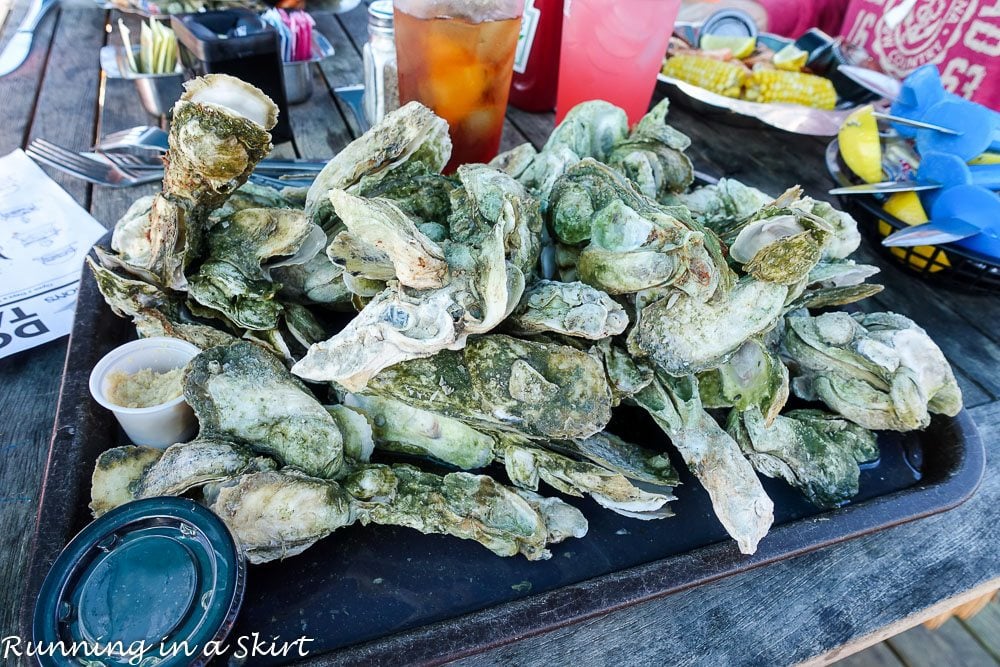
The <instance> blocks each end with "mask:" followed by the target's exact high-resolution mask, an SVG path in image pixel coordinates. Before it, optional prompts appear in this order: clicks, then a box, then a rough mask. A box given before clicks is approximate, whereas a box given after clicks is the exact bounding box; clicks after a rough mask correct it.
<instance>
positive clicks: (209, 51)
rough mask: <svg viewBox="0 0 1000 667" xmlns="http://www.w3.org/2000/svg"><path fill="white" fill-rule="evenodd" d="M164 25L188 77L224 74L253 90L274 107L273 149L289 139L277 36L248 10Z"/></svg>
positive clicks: (208, 14)
mask: <svg viewBox="0 0 1000 667" xmlns="http://www.w3.org/2000/svg"><path fill="white" fill-rule="evenodd" d="M170 23H171V26H172V27H173V29H174V33H175V34H176V35H177V42H178V43H179V44H180V49H179V50H180V57H181V65H182V66H183V67H184V70H185V71H186V72H187V73H188V75H189V76H202V75H203V74H212V73H221V74H230V75H232V76H235V77H237V78H239V79H242V80H243V81H246V82H247V83H249V84H253V85H254V86H257V87H258V88H260V89H261V90H262V91H264V94H265V95H267V96H268V97H270V98H271V99H272V100H274V103H275V104H277V105H278V110H279V112H280V113H279V114H278V124H277V125H275V126H274V129H273V130H271V136H272V137H273V138H274V141H275V143H277V142H280V141H287V140H290V139H291V138H292V127H291V124H290V123H289V122H288V101H287V99H286V97H285V83H284V79H283V78H282V72H281V67H282V63H281V48H280V44H279V39H278V33H277V32H275V31H274V30H273V29H271V27H270V26H268V25H267V24H266V23H264V22H263V21H261V20H260V17H259V16H257V14H256V13H255V12H253V11H251V10H249V9H227V10H222V11H214V12H199V13H197V14H174V15H173V16H171V17H170Z"/></svg>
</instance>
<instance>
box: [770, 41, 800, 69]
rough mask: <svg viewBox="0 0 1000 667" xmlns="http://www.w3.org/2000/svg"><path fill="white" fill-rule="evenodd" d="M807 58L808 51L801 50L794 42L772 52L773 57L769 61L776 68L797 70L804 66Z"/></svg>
mask: <svg viewBox="0 0 1000 667" xmlns="http://www.w3.org/2000/svg"><path fill="white" fill-rule="evenodd" d="M808 59H809V52H808V51H803V50H802V49H800V48H799V47H797V46H795V45H794V44H789V45H788V46H786V47H784V48H783V49H781V50H780V51H778V52H777V53H775V54H774V58H773V59H772V60H771V62H773V63H774V66H775V67H777V68H778V69H785V70H789V71H791V72H799V71H801V70H802V68H803V67H805V66H806V61H807V60H808Z"/></svg>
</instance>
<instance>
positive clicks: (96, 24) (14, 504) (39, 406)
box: [0, 0, 105, 636]
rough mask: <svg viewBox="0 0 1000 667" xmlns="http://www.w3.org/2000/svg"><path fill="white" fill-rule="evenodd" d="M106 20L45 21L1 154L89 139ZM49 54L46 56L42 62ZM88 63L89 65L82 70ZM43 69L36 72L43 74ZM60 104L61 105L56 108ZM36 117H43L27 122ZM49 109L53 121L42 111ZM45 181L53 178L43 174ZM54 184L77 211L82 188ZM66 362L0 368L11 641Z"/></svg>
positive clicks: (17, 89) (3, 83)
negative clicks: (41, 143) (28, 141)
mask: <svg viewBox="0 0 1000 667" xmlns="http://www.w3.org/2000/svg"><path fill="white" fill-rule="evenodd" d="M26 6H27V2H25V1H23V0H22V1H20V2H18V3H17V5H16V6H15V8H14V11H13V12H12V15H11V20H10V21H8V22H7V28H6V31H7V32H8V33H9V32H10V31H11V30H13V29H15V28H16V26H17V24H18V23H19V22H20V20H21V17H22V16H23V13H24V11H25V8H26ZM104 15H105V12H104V11H103V10H98V9H97V8H96V7H94V5H93V4H91V3H87V4H86V5H82V4H80V3H79V2H77V1H76V0H66V2H64V3H63V6H62V8H61V10H56V11H53V12H52V16H49V17H47V18H46V19H45V21H44V22H43V24H42V26H41V27H40V28H39V31H38V32H37V33H36V36H35V44H34V47H33V49H32V52H31V55H30V56H29V57H28V59H27V61H26V62H25V63H24V65H22V66H21V68H20V69H18V70H17V71H16V72H14V73H13V74H11V75H9V76H6V77H3V78H0V100H3V101H2V102H0V108H2V109H3V110H4V121H3V122H2V123H0V153H6V152H8V151H10V150H12V149H14V148H16V147H18V146H22V145H23V144H24V143H25V137H26V135H27V134H28V132H29V131H30V132H31V135H32V136H43V137H46V138H48V139H51V140H53V141H55V142H57V143H65V144H72V143H74V141H75V137H74V135H75V134H76V133H79V137H80V141H82V142H84V143H86V142H89V141H90V140H91V139H92V138H93V131H94V120H95V114H96V107H97V104H96V100H97V76H96V75H97V67H96V51H97V48H99V46H100V44H101V43H103V39H104V32H103V29H102V26H103V17H104ZM50 49H51V53H49V51H50ZM90 56H93V59H94V60H93V62H90ZM43 68H44V72H43ZM60 98H62V99H60ZM36 102H37V105H38V106H37V109H41V110H42V111H43V113H41V114H38V115H34V111H35V110H36ZM50 109H51V112H49V110H50ZM50 173H51V172H50ZM57 180H58V181H59V182H61V183H62V184H63V185H64V186H65V185H70V186H71V187H68V188H67V189H68V190H69V191H70V193H71V194H73V195H74V196H75V197H76V199H77V201H80V202H85V201H86V194H87V189H86V187H85V186H83V185H82V184H81V182H80V181H76V182H75V183H68V180H69V179H66V178H63V177H62V176H61V175H60V176H58V177H57ZM65 355H66V339H65V338H63V339H60V340H56V341H52V342H51V343H47V344H45V345H43V346H41V347H38V348H34V349H32V350H29V351H25V352H22V353H21V354H18V355H15V356H13V357H8V358H6V359H3V360H0V405H2V406H4V408H3V410H4V412H3V414H4V416H5V418H4V419H3V420H0V489H2V490H0V553H2V554H3V562H4V567H3V568H2V569H0V591H2V593H0V597H2V604H0V636H7V635H11V634H16V633H17V630H18V628H17V614H18V612H19V609H20V597H21V591H22V589H23V583H24V581H23V573H24V568H25V566H26V564H27V558H28V553H27V550H28V547H29V544H30V540H29V537H30V531H29V530H25V526H30V525H32V523H33V522H34V518H35V512H36V510H37V506H38V496H39V492H40V490H41V480H42V479H43V477H44V470H45V463H46V452H47V451H48V441H49V439H50V438H51V433H52V420H53V417H54V415H55V408H56V401H57V399H58V395H59V383H60V378H61V376H62V367H63V360H64V359H65Z"/></svg>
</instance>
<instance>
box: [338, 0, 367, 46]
mask: <svg viewBox="0 0 1000 667" xmlns="http://www.w3.org/2000/svg"><path fill="white" fill-rule="evenodd" d="M336 18H337V22H338V23H340V27H341V28H342V29H343V31H344V34H346V35H347V37H348V38H349V39H350V40H351V43H352V44H353V45H354V48H355V49H356V50H357V52H358V53H361V48H362V47H363V46H364V45H365V42H367V41H368V3H367V2H362V3H361V4H359V5H358V6H357V7H355V8H354V9H352V10H351V11H349V12H344V13H342V14H336Z"/></svg>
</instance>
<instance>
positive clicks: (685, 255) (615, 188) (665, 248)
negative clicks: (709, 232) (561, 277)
mask: <svg viewBox="0 0 1000 667" xmlns="http://www.w3.org/2000/svg"><path fill="white" fill-rule="evenodd" d="M674 212H677V213H678V214H680V213H681V212H680V211H679V210H677V209H668V208H666V207H662V206H660V205H659V204H657V203H656V202H655V201H653V200H651V199H649V198H647V197H644V196H642V195H641V194H639V193H638V192H636V191H635V190H634V189H633V188H632V186H631V185H629V183H628V182H627V181H625V180H624V179H622V177H621V176H619V175H618V174H616V173H615V172H614V171H612V170H611V169H610V168H608V167H607V166H605V165H603V164H601V163H599V162H595V161H593V160H590V159H585V160H583V161H581V162H580V163H578V164H576V165H575V166H573V167H571V168H570V169H569V170H568V171H567V172H566V174H565V175H564V176H562V178H560V179H559V181H558V182H557V183H556V185H555V187H554V188H553V189H552V195H551V197H550V198H549V208H548V217H549V222H550V225H551V226H552V229H553V231H554V232H555V235H556V237H557V239H558V240H559V241H560V242H562V243H565V244H578V243H583V242H589V243H588V244H587V245H586V246H585V247H584V248H583V250H582V251H581V252H580V255H579V258H578V259H577V263H576V270H577V272H578V274H579V276H580V280H582V281H583V282H585V283H587V284H588V285H592V286H594V287H597V288H598V289H601V290H604V291H605V292H607V293H608V294H612V295H614V294H624V293H628V292H637V291H639V290H643V289H648V288H651V287H658V286H672V287H675V288H677V289H679V290H681V291H684V292H687V293H689V294H692V295H695V296H697V297H699V298H702V299H705V298H708V297H709V296H711V295H712V294H713V293H714V292H715V289H716V287H717V286H718V285H719V283H720V279H722V280H723V282H726V281H728V276H725V277H724V276H722V275H720V267H721V271H723V272H728V268H726V267H725V262H724V260H723V259H722V253H721V248H719V246H718V244H717V242H716V241H715V240H714V238H708V239H706V232H703V231H701V230H700V229H698V228H696V226H692V225H694V223H693V221H690V220H687V221H685V220H681V219H679V218H677V217H675V216H674V215H672V213H674Z"/></svg>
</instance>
